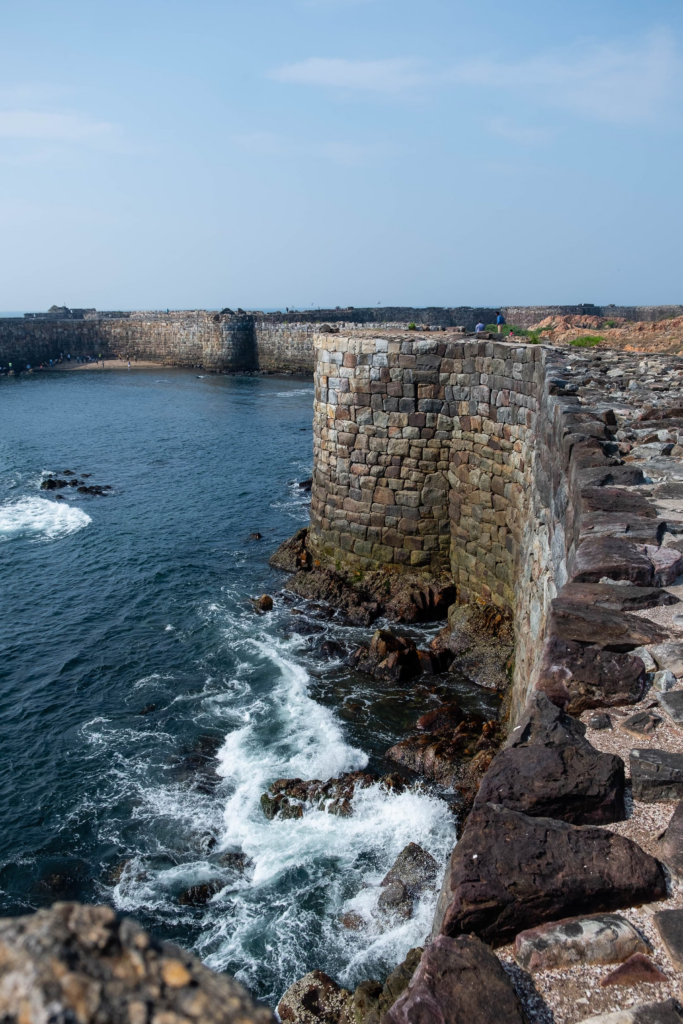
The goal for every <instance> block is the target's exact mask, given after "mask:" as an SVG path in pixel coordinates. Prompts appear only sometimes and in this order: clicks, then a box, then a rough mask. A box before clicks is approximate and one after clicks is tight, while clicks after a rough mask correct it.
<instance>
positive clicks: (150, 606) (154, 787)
mask: <svg viewBox="0 0 683 1024" xmlns="http://www.w3.org/2000/svg"><path fill="white" fill-rule="evenodd" d="M312 400H313V387H312V383H311V382H310V381H308V380H305V379H301V380H297V379H294V378H283V379H278V378H273V377H267V378H251V377H227V376H198V375H197V374H196V373H194V372H185V371H180V370H173V371H171V370H159V371H141V370H139V371H134V372H132V373H129V372H127V371H125V370H122V371H104V372H98V371H95V370H89V371H80V372H65V373H53V374H49V375H47V374H46V375H44V376H40V375H36V376H27V377H20V378H18V379H17V378H12V379H9V378H4V379H0V581H1V582H0V602H1V605H2V607H1V614H0V730H1V732H2V736H1V742H2V750H3V758H2V761H1V763H0V772H1V779H2V784H1V786H0V820H2V823H3V828H2V830H1V832H0V912H2V913H3V914H19V913H25V912H28V911H30V910H33V909H35V908H36V907H39V906H45V905H49V904H50V903H52V902H54V901H55V900H58V899H80V900H84V901H94V902H106V903H109V904H111V905H113V906H115V907H116V908H117V909H119V910H120V911H121V912H123V913H127V914H130V915H132V916H135V917H136V918H137V919H138V920H139V921H140V922H141V923H143V924H144V925H145V926H146V927H148V928H150V929H151V930H153V931H154V932H155V934H157V935H158V936H160V937H166V938H171V939H174V940H175V941H178V942H179V943H181V944H183V945H185V946H186V947H188V948H190V949H192V950H193V951H194V952H196V953H197V954H198V955H199V956H200V957H202V959H204V960H205V962H206V963H208V964H209V965H210V966H211V967H213V968H215V969H217V970H227V971H230V972H231V973H232V974H235V975H236V976H237V977H238V978H240V980H242V981H243V982H244V983H245V984H246V985H247V986H248V987H249V988H250V989H251V991H252V992H253V993H254V994H255V995H257V996H258V997H260V998H262V999H265V1000H267V1001H269V1002H270V1003H271V1004H274V1003H275V1002H276V1001H277V999H278V998H279V997H280V996H281V995H282V993H283V991H284V990H285V989H286V987H287V986H288V985H289V984H291V982H292V981H294V980H295V979H296V978H298V977H300V976H301V975H302V974H304V973H306V972H307V971H309V970H311V969H313V968H320V969H323V970H325V971H327V972H328V973H330V974H331V975H333V976H334V977H336V978H337V979H338V980H339V981H340V982H342V983H343V984H345V985H347V986H352V985H355V984H356V983H358V982H359V981H360V980H362V979H364V978H369V977H380V978H383V977H384V976H385V975H386V973H387V972H388V971H389V970H391V969H392V968H393V967H394V966H395V965H396V963H398V962H399V961H400V960H401V959H402V957H403V956H404V955H405V953H406V952H407V951H408V949H409V948H410V947H411V946H413V945H415V944H417V943H419V942H420V941H421V940H422V939H423V938H424V937H425V935H426V933H427V932H428V930H429V925H430V919H431V915H432V913H433V908H434V903H435V895H429V896H427V897H425V899H423V900H422V901H421V902H420V903H419V905H418V906H417V907H416V911H415V914H414V916H413V918H412V919H411V920H409V921H406V922H403V923H402V924H400V925H398V926H396V927H388V928H386V927H384V928H383V926H382V924H381V922H380V921H379V919H378V917H377V914H376V901H377V897H378V893H379V889H378V883H379V882H380V881H381V879H382V877H383V875H384V873H385V872H386V871H387V870H388V868H389V867H390V866H391V863H392V862H393V860H394V858H395V857H396V856H397V854H398V853H399V852H400V851H401V849H402V848H403V847H404V846H405V845H406V844H407V843H408V842H411V841H415V842H419V843H420V844H421V845H422V846H423V847H424V848H425V849H427V850H429V851H430V852H431V853H432V854H433V855H434V856H435V857H436V859H437V860H438V862H439V864H440V865H445V862H446V859H447V856H448V854H449V852H450V849H451V848H452V845H453V842H454V841H455V835H456V829H455V822H454V819H453V817H452V814H451V811H450V810H449V807H448V805H447V803H446V802H445V801H444V800H442V799H440V796H439V794H438V793H436V792H432V791H429V790H428V789H424V790H416V789H411V790H407V791H405V792H403V793H402V794H399V795H396V794H389V793H387V792H385V791H383V790H381V789H380V788H379V787H377V786H374V787H370V788H369V789H367V790H364V791H362V792H361V793H360V794H359V795H358V796H357V798H356V800H355V810H354V814H353V815H352V816H351V817H348V818H340V817H337V816H334V815H331V814H327V813H325V812H324V811H318V810H315V811H310V812H307V813H306V814H305V816H304V817H303V818H302V819H299V820H295V821H287V820H285V821H280V820H277V819H276V820H275V821H268V820H267V819H266V818H265V816H264V815H263V812H262V810H261V807H260V802H259V801H260V796H261V794H262V793H263V792H264V791H265V790H266V789H267V787H268V785H269V783H271V782H272V781H274V780H275V779H277V778H281V777H293V776H297V777H300V778H304V779H307V778H319V779H327V778H329V777H331V776H334V775H337V774H339V773H340V772H343V771H349V770H354V769H358V768H365V767H368V768H369V770H375V771H378V772H382V771H388V770H391V769H392V765H391V764H390V763H389V762H387V761H386V760H385V759H384V757H383V754H384V751H385V750H386V749H387V747H388V746H389V745H390V744H391V743H393V742H395V741H396V740H397V739H398V738H400V737H401V736H402V735H404V733H405V730H406V729H407V728H408V727H409V725H410V723H411V722H412V721H414V719H415V718H416V717H417V715H419V714H420V713H422V712H423V711H424V710H426V709H427V708H429V707H433V706H435V704H436V703H437V702H438V700H439V699H440V698H441V697H443V696H444V693H446V691H447V692H448V694H451V693H452V691H453V689H454V688H455V691H457V696H458V697H459V699H461V700H463V701H464V702H465V703H468V704H469V705H471V706H472V707H480V708H483V709H485V710H488V711H490V712H493V711H495V708H494V707H493V704H492V702H493V701H494V698H492V697H491V696H490V695H487V694H484V695H482V694H481V693H480V692H479V691H478V690H477V689H476V688H474V687H468V686H467V684H466V683H464V682H460V683H457V682H453V681H450V682H447V683H444V682H443V681H437V682H436V683H434V682H433V681H432V682H431V683H430V684H429V685H426V684H425V685H422V684H407V685H405V686H403V687H396V688H388V687H383V686H381V685H380V684H375V683H371V682H369V681H368V680H367V679H364V678H362V677H359V676H357V675H355V674H354V673H352V672H350V671H349V670H348V669H346V668H345V667H344V665H343V663H342V659H340V658H337V659H336V660H334V659H332V660H330V659H329V658H326V657H325V656H324V655H323V653H322V652H321V649H320V648H321V643H322V642H323V641H324V640H326V639H329V638H331V637H334V638H335V639H337V640H340V641H341V642H343V643H344V644H345V645H346V646H347V648H349V649H350V648H351V647H352V646H353V644H354V643H356V642H357V641H358V640H359V639H362V638H363V637H365V636H367V635H368V633H367V631H363V630H360V629H355V628H350V627H345V626H344V625H343V624H341V623H339V622H338V621H337V619H336V617H335V616H333V615H332V616H330V615H329V613H328V612H327V611H326V610H325V609H322V608H308V607H305V606H302V605H300V604H299V605H297V604H296V602H292V601H288V600H286V599H285V597H284V596H283V595H282V593H281V587H282V585H283V583H284V580H285V577H284V576H283V574H281V573H279V572H277V571H275V570H273V569H271V568H269V566H268V557H269V555H270V554H271V553H272V551H273V550H274V549H275V547H276V546H277V544H278V543H280V541H282V540H283V539H284V538H286V537H287V536H289V535H291V534H292V533H293V532H294V531H295V530H296V529H297V528H298V527H299V526H301V525H303V524H305V523H306V522H307V519H308V495H307V494H306V493H305V492H303V491H302V490H301V489H300V488H299V487H298V486H297V482H298V481H299V480H301V479H303V478H305V477H306V476H308V475H310V471H311V456H312V431H311V416H312ZM66 469H70V470H72V471H73V472H74V473H75V474H77V475H78V476H79V478H82V477H83V476H84V475H85V474H90V475H89V477H88V478H87V481H86V482H87V483H89V484H109V485H111V487H112V491H111V493H110V496H108V497H89V496H85V495H79V494H78V493H77V492H76V490H75V488H66V489H65V490H63V491H61V492H57V493H61V494H62V495H64V500H57V499H56V497H55V493H56V492H46V491H43V490H41V489H40V484H41V481H42V480H43V479H44V478H45V476H46V474H48V473H50V472H59V473H63V471H64V470H66ZM255 530H258V531H260V532H261V533H262V534H263V539H262V540H261V541H249V540H248V536H249V534H250V533H251V532H252V531H255ZM264 592H267V593H270V594H272V595H273V596H274V597H275V609H274V611H273V612H272V613H271V614H266V615H257V614H255V612H254V609H253V605H252V603H251V598H254V597H257V596H258V595H259V594H261V593H264ZM434 631H435V630H434V629H432V630H431V631H430V630H424V631H422V632H421V633H420V631H416V635H419V636H420V637H421V638H422V639H427V638H428V637H429V635H431V634H433V632H434ZM202 883H213V884H214V886H215V888H216V892H215V894H214V895H213V896H212V897H211V899H210V901H209V902H208V903H207V904H206V905H202V906H194V905H187V904H186V903H184V902H183V900H182V897H183V893H185V892H187V890H188V889H189V888H190V887H192V886H196V885H201V884H202ZM347 911H354V912H355V913H356V914H358V915H360V917H361V918H363V919H364V921H365V925H364V926H363V927H362V928H360V929H358V930H353V931H351V930H348V929H346V928H344V927H343V925H342V923H341V917H342V916H343V914H344V913H345V912H347Z"/></svg>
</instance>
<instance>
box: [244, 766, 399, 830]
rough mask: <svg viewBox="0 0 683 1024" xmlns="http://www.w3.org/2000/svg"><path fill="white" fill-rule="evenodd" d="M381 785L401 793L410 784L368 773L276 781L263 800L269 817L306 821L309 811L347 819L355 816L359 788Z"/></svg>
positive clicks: (396, 777) (395, 777)
mask: <svg viewBox="0 0 683 1024" xmlns="http://www.w3.org/2000/svg"><path fill="white" fill-rule="evenodd" d="M376 783H380V784H381V785H382V786H384V787H385V788H386V789H388V790H392V791H393V792H398V793H400V792H401V791H402V790H403V789H405V787H406V785H407V783H406V782H405V780H404V779H403V778H401V776H400V775H396V774H389V775H383V776H381V777H380V776H379V775H372V774H371V773H369V772H345V773H344V774H343V775H340V776H339V778H336V779H328V780H327V782H322V781H321V780H320V779H310V780H309V781H307V782H304V780H303V779H277V781H276V782H273V784H272V785H271V786H270V789H269V790H268V792H266V793H264V794H263V795H262V797H261V807H262V808H263V813H264V814H265V816H266V818H268V819H270V820H271V821H272V819H273V818H303V816H304V811H305V810H306V809H307V808H311V809H318V810H324V811H327V813H328V814H339V815H341V816H342V817H348V816H349V815H350V814H352V813H353V806H352V801H353V797H354V795H355V793H356V790H357V789H365V788H367V787H368V786H373V785H375V784H376Z"/></svg>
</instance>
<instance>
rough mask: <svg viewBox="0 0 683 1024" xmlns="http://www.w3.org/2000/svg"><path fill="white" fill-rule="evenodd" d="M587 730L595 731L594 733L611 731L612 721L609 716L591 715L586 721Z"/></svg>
mask: <svg viewBox="0 0 683 1024" xmlns="http://www.w3.org/2000/svg"><path fill="white" fill-rule="evenodd" d="M588 728H589V729H595V730H596V731H597V730H599V729H611V728H612V719H611V718H610V716H609V715H605V714H601V715H591V716H590V718H589V719H588Z"/></svg>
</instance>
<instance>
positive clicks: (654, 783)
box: [630, 747, 683, 804]
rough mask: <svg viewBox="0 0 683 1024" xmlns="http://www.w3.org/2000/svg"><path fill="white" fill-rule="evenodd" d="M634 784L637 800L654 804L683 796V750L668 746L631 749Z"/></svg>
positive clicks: (634, 794)
mask: <svg viewBox="0 0 683 1024" xmlns="http://www.w3.org/2000/svg"><path fill="white" fill-rule="evenodd" d="M630 762H631V785H632V787H633V796H634V798H635V799H636V800H642V801H643V802H644V803H647V804H653V803H660V802H667V801H670V800H680V799H681V798H683V754H674V753H671V752H670V751H668V750H657V749H656V748H654V747H650V748H649V749H647V750H639V749H636V750H632V751H631V756H630Z"/></svg>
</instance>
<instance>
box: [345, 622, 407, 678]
mask: <svg viewBox="0 0 683 1024" xmlns="http://www.w3.org/2000/svg"><path fill="white" fill-rule="evenodd" d="M348 663H349V665H350V666H351V667H352V668H355V669H357V670H358V671H359V672H364V673H366V674H367V675H370V676H373V678H375V679H380V680H382V681H384V682H393V683H398V682H404V681H406V680H408V679H413V678H414V677H415V676H418V675H420V673H421V671H422V666H421V663H420V656H419V654H418V650H417V646H416V644H415V641H414V640H411V639H410V638H409V637H405V636H394V634H393V633H390V632H388V631H387V630H385V629H377V630H375V632H374V633H373V636H372V640H371V641H370V644H369V645H367V644H361V646H360V647H358V648H357V649H356V650H355V651H354V652H353V654H351V655H349V659H348Z"/></svg>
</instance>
